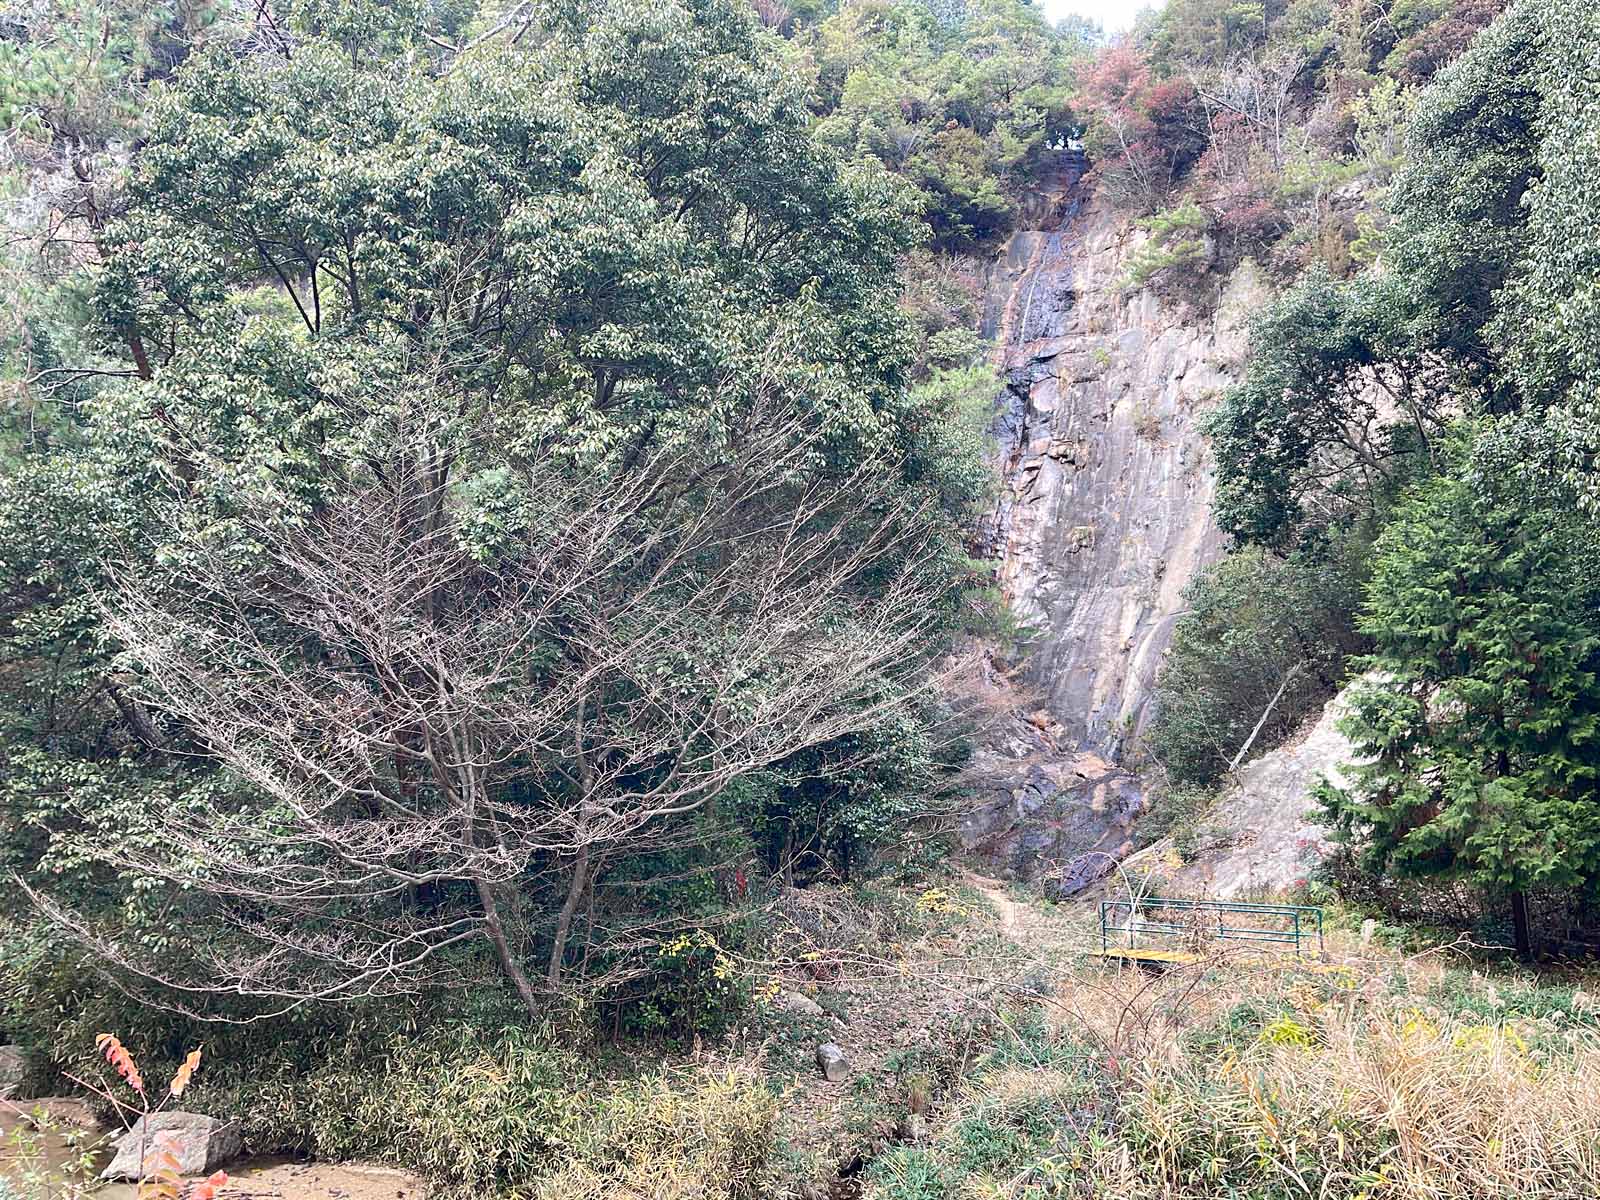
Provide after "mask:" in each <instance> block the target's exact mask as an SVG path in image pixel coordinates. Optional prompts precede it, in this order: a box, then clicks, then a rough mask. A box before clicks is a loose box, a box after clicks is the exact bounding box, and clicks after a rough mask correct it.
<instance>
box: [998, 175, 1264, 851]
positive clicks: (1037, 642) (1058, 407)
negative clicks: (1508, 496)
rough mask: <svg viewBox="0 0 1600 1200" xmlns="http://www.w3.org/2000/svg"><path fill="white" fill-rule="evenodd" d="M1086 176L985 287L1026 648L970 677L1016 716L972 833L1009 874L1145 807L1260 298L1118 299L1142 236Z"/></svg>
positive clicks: (1045, 203) (1002, 566) (1132, 294)
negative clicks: (1149, 734) (1146, 744)
mask: <svg viewBox="0 0 1600 1200" xmlns="http://www.w3.org/2000/svg"><path fill="white" fill-rule="evenodd" d="M1082 176H1083V164H1082V163H1081V160H1080V161H1072V160H1070V159H1069V160H1068V161H1067V162H1065V163H1064V165H1063V170H1062V171H1061V173H1060V175H1059V177H1058V178H1057V180H1056V181H1055V184H1054V186H1053V187H1052V188H1050V189H1047V190H1046V191H1045V193H1044V194H1043V195H1042V196H1041V197H1040V200H1039V202H1038V203H1037V204H1036V205H1034V206H1033V207H1032V209H1031V211H1032V212H1033V213H1034V214H1035V219H1034V220H1033V221H1032V222H1031V223H1032V224H1034V225H1036V228H1031V229H1026V230H1020V231H1018V232H1017V233H1016V234H1014V235H1013V236H1012V238H1011V240H1010V241H1009V242H1008V243H1007V244H1006V246H1005V248H1004V251H1003V252H1002V254H1001V255H1000V256H999V257H998V259H997V260H996V262H995V263H994V264H993V266H992V267H991V268H990V270H989V275H988V280H987V284H988V287H987V297H988V298H987V303H986V325H987V328H986V330H985V332H986V333H988V334H989V335H990V336H992V337H993V338H994V339H995V340H996V343H997V346H998V354H999V355H1000V365H1001V368H1002V371H1003V373H1004V379H1005V391H1004V394H1003V396H1002V399H1001V403H1000V406H999V407H1000V412H999V415H998V417H997V420H996V428H995V433H996V460H995V461H996V471H997V473H998V475H999V498H998V501H997V503H996V505H995V509H994V512H993V514H992V516H991V519H990V522H989V525H988V527H987V529H986V530H985V531H984V540H985V543H986V545H985V549H986V550H987V552H988V553H989V554H990V555H991V557H992V558H993V560H994V562H995V571H996V578H997V580H998V582H999V584H1000V586H1001V588H1002V590H1003V592H1004V594H1005V596H1006V598H1007V599H1008V600H1009V601H1010V603H1011V605H1012V608H1013V609H1014V611H1015V612H1016V613H1017V615H1018V616H1019V617H1020V618H1021V619H1022V620H1023V621H1024V622H1026V623H1027V624H1028V625H1029V626H1031V627H1032V629H1033V630H1034V632H1035V634H1036V637H1035V639H1034V640H1033V642H1032V644H1031V645H1030V647H1029V648H1028V650H1027V652H1026V654H1025V655H1024V656H1023V657H1022V659H1021V660H1020V661H1018V662H1015V663H997V662H993V661H991V662H988V663H986V664H984V665H983V666H982V667H981V668H978V673H979V674H981V675H983V676H984V677H983V678H982V679H979V680H977V681H976V682H977V686H978V687H979V688H980V689H988V690H989V691H990V692H991V693H993V694H992V696H991V699H992V700H994V701H995V703H997V704H1001V705H1002V707H1004V706H1006V705H1009V709H1010V711H1012V712H1014V713H1015V714H1016V715H1015V716H1014V717H1013V718H1012V719H1010V720H1009V721H1002V722H1000V723H999V726H998V728H997V729H996V730H995V732H994V733H993V735H991V736H990V737H989V738H987V739H986V740H987V745H986V746H985V748H984V749H983V750H982V751H980V753H979V755H978V758H977V761H976V762H975V764H974V770H973V776H972V780H973V783H974V784H975V786H976V788H977V789H978V791H979V794H980V796H981V797H982V804H981V806H980V808H979V810H978V811H976V812H974V813H973V815H972V817H971V818H970V820H969V822H968V829H967V831H968V834H969V837H970V839H971V841H972V843H973V844H974V845H975V846H976V847H977V848H978V849H980V850H982V851H984V852H986V853H988V854H989V856H990V857H991V858H992V859H993V860H995V861H994V864H993V865H995V866H996V867H998V868H1001V869H1009V870H1010V871H1012V872H1013V873H1017V874H1030V873H1033V872H1034V871H1036V870H1037V869H1038V868H1039V866H1040V864H1041V861H1042V860H1045V861H1052V862H1055V863H1058V864H1059V863H1062V862H1065V861H1068V860H1070V859H1073V858H1076V857H1078V856H1079V855H1081V854H1083V853H1084V852H1086V851H1091V850H1102V851H1105V852H1107V853H1109V854H1118V853H1121V852H1125V850H1126V849H1127V845H1126V841H1127V833H1128V829H1129V826H1130V824H1131V821H1132V819H1133V818H1134V817H1135V816H1136V815H1137V813H1138V811H1139V807H1140V796H1139V786H1138V782H1137V780H1136V779H1134V778H1133V777H1132V776H1131V775H1129V774H1128V773H1127V772H1126V771H1125V770H1123V768H1122V767H1121V766H1120V760H1121V758H1122V756H1123V755H1124V754H1125V753H1126V752H1127V750H1128V749H1129V745H1130V740H1131V738H1132V737H1133V735H1135V734H1136V733H1137V732H1138V731H1139V729H1140V727H1141V725H1142V723H1143V721H1144V719H1145V717H1146V713H1147V708H1148V701H1149V697H1150V692H1151V688H1152V686H1153V684H1154V681H1155V674H1156V671H1157V668H1158V667H1159V665H1160V660H1161V655H1162V653H1163V652H1164V650H1165V649H1166V646H1167V643H1168V641H1169V639H1170V637H1171V633H1172V628H1173V624H1174V621H1175V620H1176V618H1177V616H1178V615H1179V614H1180V612H1181V608H1182V592H1183V588H1184V586H1185V585H1186V584H1187V583H1188V582H1189V580H1190V579H1191V578H1192V577H1193V576H1194V574H1195V572H1196V571H1197V570H1199V569H1200V568H1201V567H1202V566H1204V565H1205V564H1206V563H1207V562H1209V561H1210V560H1211V559H1212V558H1214V557H1215V556H1216V555H1217V554H1218V553H1219V552H1220V549H1221V544H1220V537H1219V535H1218V533H1217V531H1216V528H1215V526H1214V524H1213V523H1212V520H1211V498H1212V491H1213V480H1212V473H1211V467H1210V462H1209V458H1208V454H1207V449H1206V445H1205V441H1204V439H1203V438H1202V437H1201V436H1200V433H1199V431H1198V428H1197V423H1198V421H1199V418H1200V417H1201V416H1202V415H1203V414H1204V413H1205V412H1206V411H1207V410H1208V409H1209V408H1210V407H1211V405H1212V404H1214V403H1215V401H1216V400H1217V399H1218V397H1219V396H1220V394H1221V393H1222V391H1223V390H1224V389H1225V388H1226V387H1227V386H1228V385H1229V384H1230V383H1231V382H1232V380H1233V379H1234V378H1236V376H1237V374H1238V372H1239V370H1240V367H1241V365H1242V360H1243V356H1244V353H1245V350H1246V345H1247V328H1246V326H1247V322H1248V318H1249V316H1250V314H1251V312H1252V310H1253V309H1254V308H1255V307H1256V306H1258V305H1259V304H1260V303H1261V302H1262V300H1263V299H1264V296H1265V292H1264V289H1263V287H1262V285H1261V284H1260V282H1259V281H1258V280H1257V278H1256V277H1255V274H1254V272H1253V270H1252V269H1251V268H1250V267H1249V266H1248V265H1247V266H1246V267H1244V268H1241V269H1240V270H1238V271H1236V272H1235V273H1234V274H1233V276H1232V277H1231V278H1229V279H1228V280H1227V281H1226V283H1225V284H1224V285H1223V286H1222V287H1221V289H1220V293H1219V294H1216V295H1210V296H1204V297H1189V298H1187V299H1183V300H1179V299H1163V298H1162V297H1160V296H1158V295H1156V294H1155V293H1154V292H1152V291H1150V290H1130V289H1128V288H1127V287H1126V286H1125V281H1126V279H1127V277H1128V273H1129V266H1130V260H1131V258H1132V256H1133V254H1134V252H1135V250H1136V249H1137V248H1138V247H1139V245H1140V244H1141V243H1142V242H1143V241H1144V239H1145V236H1146V235H1145V234H1144V233H1143V232H1142V231H1140V230H1139V229H1138V228H1137V226H1136V225H1134V224H1133V223H1132V222H1130V221H1128V220H1127V219H1126V218H1124V217H1122V216H1121V215H1119V214H1117V213H1115V212H1114V211H1112V210H1111V208H1110V207H1109V206H1108V205H1106V204H1103V203H1102V202H1101V201H1099V200H1098V199H1097V198H1096V197H1095V195H1094V190H1093V186H1092V178H1091V179H1084V178H1083V177H1082ZM1002 692H1004V693H1005V694H1006V699H1005V700H1004V701H1003V702H1002V701H1001V700H1000V699H999V697H1000V693H1002ZM1087 869H1089V868H1087V867H1080V868H1079V870H1080V872H1081V871H1083V870H1087Z"/></svg>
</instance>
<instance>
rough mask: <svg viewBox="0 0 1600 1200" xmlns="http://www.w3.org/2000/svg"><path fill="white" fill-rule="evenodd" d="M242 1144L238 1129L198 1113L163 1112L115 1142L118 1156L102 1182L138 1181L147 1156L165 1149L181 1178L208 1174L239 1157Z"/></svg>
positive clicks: (135, 1125) (143, 1122)
mask: <svg viewBox="0 0 1600 1200" xmlns="http://www.w3.org/2000/svg"><path fill="white" fill-rule="evenodd" d="M242 1148H243V1144H242V1142H241V1140H240V1137H239V1131H238V1129H237V1128H236V1127H235V1126H232V1125H228V1124H224V1123H223V1122H221V1121H219V1120H217V1119H216V1118H215V1117H206V1116H202V1115H201V1114H199V1113H187V1112H164V1113H156V1114H155V1115H154V1116H151V1117H141V1118H140V1119H139V1120H138V1121H136V1122H135V1123H134V1126H133V1128H132V1129H130V1130H128V1132H127V1133H125V1134H123V1135H122V1136H121V1137H120V1138H118V1139H117V1142H116V1156H115V1157H114V1158H113V1159H112V1160H111V1162H110V1164H109V1165H108V1166H107V1167H106V1169H105V1170H104V1171H102V1172H100V1178H101V1179H138V1178H139V1177H140V1175H141V1173H142V1172H141V1169H142V1166H143V1162H142V1160H141V1157H140V1155H141V1151H142V1153H143V1155H144V1157H146V1158H148V1157H149V1155H150V1154H151V1153H152V1152H153V1151H160V1150H166V1151H168V1152H170V1153H171V1154H172V1156H173V1157H174V1158H176V1159H177V1160H178V1173H179V1174H180V1175H208V1174H210V1173H211V1172H212V1171H215V1170H216V1169H217V1168H218V1167H221V1166H224V1165H226V1164H227V1163H228V1162H230V1161H232V1160H233V1159H234V1158H236V1157H238V1155H239V1151H240V1150H241V1149H242Z"/></svg>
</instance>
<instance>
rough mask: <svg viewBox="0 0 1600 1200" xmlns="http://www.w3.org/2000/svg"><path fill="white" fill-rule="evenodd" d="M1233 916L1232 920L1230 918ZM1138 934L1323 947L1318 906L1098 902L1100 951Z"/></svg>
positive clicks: (1130, 941) (1152, 900)
mask: <svg viewBox="0 0 1600 1200" xmlns="http://www.w3.org/2000/svg"><path fill="white" fill-rule="evenodd" d="M1235 919H1236V920H1235ZM1141 935H1149V936H1151V937H1169V938H1174V937H1177V938H1181V937H1195V936H1199V937H1204V938H1218V939H1221V940H1224V941H1239V942H1265V943H1269V944H1278V945H1291V946H1293V947H1294V948H1295V952H1296V953H1299V952H1300V949H1301V947H1302V945H1303V944H1305V943H1308V942H1311V941H1313V940H1315V942H1316V947H1317V952H1318V953H1319V954H1320V953H1321V952H1322V949H1323V940H1322V910H1321V909H1320V908H1312V907H1310V906H1309V905H1304V904H1246V903H1242V902H1236V901H1232V900H1166V899H1160V898H1157V897H1146V898H1145V899H1143V900H1102V901H1101V902H1100V951H1101V953H1102V954H1103V953H1105V952H1107V951H1109V950H1110V949H1111V943H1112V939H1113V938H1116V937H1122V936H1126V937H1127V939H1128V944H1129V946H1132V944H1133V940H1134V938H1136V937H1138V936H1141Z"/></svg>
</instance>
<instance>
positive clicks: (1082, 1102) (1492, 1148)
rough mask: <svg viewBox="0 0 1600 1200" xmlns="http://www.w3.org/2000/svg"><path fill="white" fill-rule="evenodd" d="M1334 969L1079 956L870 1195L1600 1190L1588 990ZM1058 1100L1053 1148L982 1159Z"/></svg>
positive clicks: (1427, 1197) (1596, 1054)
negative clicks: (1167, 964) (1020, 1048)
mask: <svg viewBox="0 0 1600 1200" xmlns="http://www.w3.org/2000/svg"><path fill="white" fill-rule="evenodd" d="M1334 957H1335V960H1336V961H1335V962H1334V963H1332V964H1309V963H1299V962H1296V961H1295V960H1293V959H1292V958H1280V959H1276V960H1262V959H1260V958H1251V957H1248V956H1245V955H1242V954H1239V953H1238V952H1236V951H1235V952H1232V953H1215V954H1211V955H1209V956H1208V957H1207V958H1206V959H1205V961H1203V962H1202V963H1200V964H1197V965H1195V966H1193V967H1184V968H1179V969H1175V970H1170V971H1167V972H1166V973H1163V974H1159V975H1152V974H1150V973H1147V972H1146V971H1143V970H1140V969H1138V968H1135V967H1123V968H1113V967H1100V966H1096V965H1091V964H1089V963H1086V962H1082V961H1080V962H1079V963H1078V964H1077V965H1076V966H1075V967H1074V968H1072V969H1069V970H1066V971H1063V972H1061V973H1060V974H1059V975H1058V976H1057V978H1056V987H1055V989H1054V992H1053V994H1052V995H1050V996H1048V997H1046V998H1044V999H1043V1000H1042V1002H1041V1006H1042V1011H1041V1014H1040V1015H1041V1016H1042V1017H1043V1018H1044V1025H1045V1027H1046V1033H1045V1034H1044V1041H1043V1042H1042V1043H1039V1044H1035V1045H1033V1046H1031V1047H1029V1048H1028V1049H1027V1050H1026V1052H1024V1053H1020V1054H1017V1055H1013V1056H1011V1057H1010V1058H1008V1059H1007V1060H1006V1061H1005V1063H1004V1064H1002V1065H1000V1066H998V1067H996V1068H992V1069H990V1070H988V1071H984V1070H983V1069H982V1068H980V1070H979V1072H978V1073H977V1074H976V1076H975V1077H974V1078H973V1079H970V1080H968V1081H967V1082H966V1083H965V1084H964V1085H963V1086H962V1087H961V1088H960V1089H959V1090H958V1092H957V1094H956V1095H954V1096H953V1097H952V1098H951V1101H950V1103H949V1104H947V1105H946V1106H945V1108H944V1109H943V1111H942V1112H941V1113H940V1121H939V1123H938V1128H937V1130H936V1133H935V1137H934V1140H933V1143H932V1144H931V1145H928V1146H926V1147H921V1148H916V1149H912V1148H902V1149H901V1150H898V1151H896V1152H895V1154H894V1158H893V1161H892V1162H891V1163H886V1164H885V1168H884V1169H883V1170H881V1171H880V1172H879V1173H878V1174H877V1175H876V1176H875V1178H874V1181H873V1185H872V1186H871V1187H870V1188H869V1190H868V1191H867V1193H866V1194H867V1195H868V1196H870V1197H872V1198H873V1200H910V1198H912V1197H917V1198H920V1197H922V1196H924V1195H934V1194H937V1195H940V1196H946V1195H947V1196H951V1197H969V1196H970V1197H979V1196H981V1197H985V1198H986V1200H1001V1198H1006V1200H1011V1198H1015V1200H1025V1198H1026V1200H1047V1198H1055V1197H1060V1198H1066V1197H1072V1198H1074V1200H1080V1198H1084V1200H1086V1198H1090V1197H1093V1198H1096V1200H1213V1198H1215V1197H1223V1196H1226V1197H1232V1198H1234V1200H1292V1198H1298V1197H1305V1198H1307V1200H1513V1198H1517V1200H1522V1198H1529V1200H1580V1198H1586V1200H1593V1198H1595V1197H1600V1027H1597V1026H1596V1024H1595V1022H1594V1020H1593V1019H1592V1012H1591V1010H1590V1008H1589V1007H1588V1005H1587V1002H1586V1001H1584V1000H1583V997H1582V995H1581V993H1580V994H1578V995H1577V996H1576V997H1574V995H1573V993H1572V991H1571V988H1570V987H1568V986H1564V985H1563V984H1562V983H1561V982H1560V981H1556V980H1550V979H1544V980H1538V979H1533V978H1531V977H1525V976H1498V977H1497V976H1495V975H1493V974H1483V973H1480V972H1474V971H1473V970H1472V969H1471V965H1470V963H1469V962H1468V961H1467V960H1465V959H1464V958H1463V957H1462V956H1461V955H1460V954H1458V953H1453V952H1446V951H1434V952H1430V953H1427V954H1423V955H1419V956H1414V957H1410V958H1406V957H1402V956H1400V955H1397V954H1393V953H1388V952H1385V951H1382V950H1372V949H1362V948H1358V947H1357V946H1356V945H1355V943H1354V942H1353V941H1351V942H1347V943H1345V944H1343V945H1338V946H1336V947H1335V955H1334ZM1502 990H1503V991H1504V992H1505V993H1506V994H1507V995H1509V994H1511V993H1512V992H1515V993H1516V997H1517V999H1516V1000H1515V1001H1514V1002H1507V1001H1506V1000H1505V999H1504V998H1503V997H1502ZM1073 1051H1077V1052H1078V1054H1077V1055H1076V1057H1074V1055H1073ZM1030 1056H1033V1057H1035V1058H1036V1059H1037V1065H1030V1062H1029V1058H1030ZM1051 1098H1058V1102H1057V1103H1055V1104H1054V1106H1053V1108H1052V1111H1053V1112H1057V1113H1059V1114H1060V1116H1059V1118H1057V1119H1056V1120H1055V1128H1054V1129H1053V1130H1052V1131H1051V1132H1050V1133H1049V1135H1048V1136H1045V1137H1041V1136H1040V1135H1039V1134H1038V1133H1037V1131H1035V1132H1034V1133H1033V1134H1032V1135H1031V1137H1030V1139H1028V1140H1026V1145H1025V1147H1024V1148H1023V1149H1022V1150H1021V1151H1020V1152H1019V1153H1018V1154H1017V1155H1016V1156H1015V1157H1014V1158H1012V1159H1010V1160H1009V1161H998V1162H984V1163H983V1164H982V1166H981V1168H980V1167H974V1166H973V1165H972V1163H971V1154H970V1148H971V1145H972V1144H973V1141H974V1139H975V1138H976V1139H977V1140H978V1141H980V1142H981V1141H983V1140H984V1139H985V1138H990V1139H991V1140H993V1141H994V1143H995V1144H1002V1143H1003V1142H1004V1137H1005V1136H1006V1131H1007V1130H1008V1129H1016V1128H1018V1127H1019V1126H1018V1123H1017V1122H1018V1114H1022V1113H1026V1112H1027V1111H1029V1110H1030V1106H1032V1107H1033V1109H1034V1110H1036V1109H1037V1106H1038V1104H1039V1102H1040V1101H1041V1100H1047V1099H1051ZM985 1129H988V1130H990V1131H991V1132H990V1133H985V1132H984V1130H985ZM975 1130H976V1132H975ZM1013 1140H1014V1139H1013ZM985 1144H988V1143H985ZM1018 1144H1019V1145H1021V1143H1018ZM964 1156H965V1158H964ZM935 1178H936V1179H937V1180H938V1181H939V1183H938V1187H939V1188H943V1189H944V1190H943V1191H936V1192H933V1191H925V1190H924V1189H925V1188H926V1186H928V1185H927V1184H926V1182H925V1181H926V1180H929V1179H935Z"/></svg>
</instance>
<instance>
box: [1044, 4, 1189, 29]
mask: <svg viewBox="0 0 1600 1200" xmlns="http://www.w3.org/2000/svg"><path fill="white" fill-rule="evenodd" d="M1162 3H1163V0H1043V6H1042V7H1043V8H1044V11H1045V15H1046V16H1048V17H1049V18H1050V19H1051V20H1052V21H1059V20H1060V19H1061V18H1062V17H1064V16H1066V15H1068V14H1069V13H1078V14H1079V15H1081V16H1085V17H1088V18H1090V19H1091V20H1095V21H1099V22H1100V24H1102V25H1104V26H1105V27H1106V29H1107V30H1115V29H1126V28H1128V26H1130V25H1132V24H1133V19H1134V18H1135V17H1137V16H1138V15H1139V13H1140V12H1142V11H1143V10H1144V9H1146V8H1160V7H1161V5H1162Z"/></svg>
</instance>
